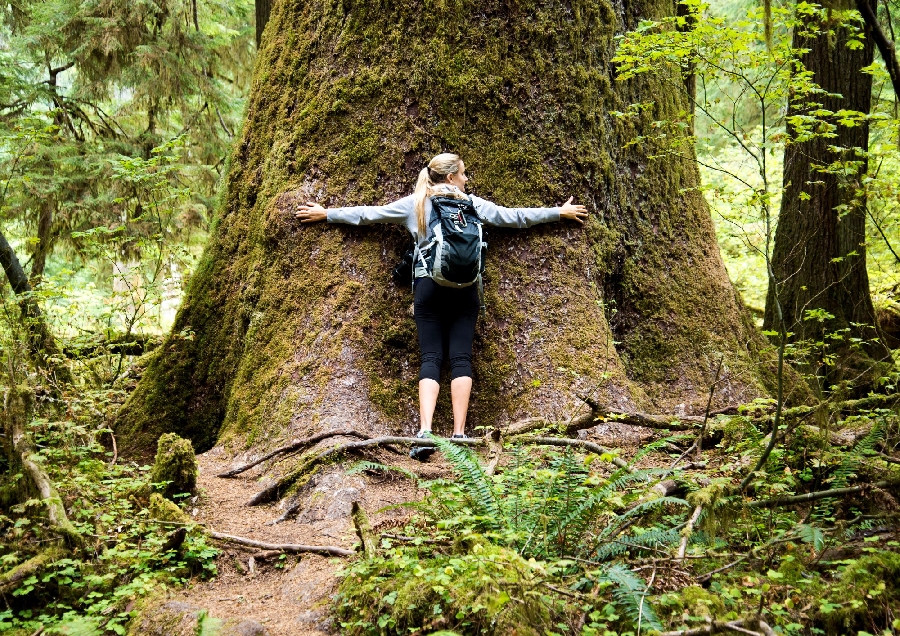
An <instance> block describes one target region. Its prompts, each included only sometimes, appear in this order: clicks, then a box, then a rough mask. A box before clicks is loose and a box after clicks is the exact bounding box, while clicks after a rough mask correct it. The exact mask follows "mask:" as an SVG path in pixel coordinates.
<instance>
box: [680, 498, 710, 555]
mask: <svg viewBox="0 0 900 636" xmlns="http://www.w3.org/2000/svg"><path fill="white" fill-rule="evenodd" d="M702 512H703V506H697V507H696V508H694V512H693V514H692V515H691V518H690V519H688V522H687V526H685V528H684V530H683V531H682V533H681V543H680V544H679V546H678V555H677V556H676V557H675V558H676V560H677V561H682V560H684V554H685V552H687V544H688V540H689V539H690V538H691V533H692V532H693V531H694V524H696V523H697V519H699V518H700V514H701V513H702Z"/></svg>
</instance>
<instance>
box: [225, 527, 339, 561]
mask: <svg viewBox="0 0 900 636" xmlns="http://www.w3.org/2000/svg"><path fill="white" fill-rule="evenodd" d="M209 536H210V537H212V538H213V539H218V540H219V541H228V542H230V543H237V544H238V545H246V546H248V547H251V548H259V549H260V550H267V551H272V550H278V551H279V552H290V553H291V554H300V553H304V552H308V553H312V554H328V555H331V556H342V557H346V556H353V555H354V554H356V552H354V551H353V550H347V549H346V548H339V547H337V546H334V545H300V544H298V543H283V544H279V543H264V542H262V541H254V540H253V539H247V538H246V537H238V536H235V535H232V534H222V533H221V532H213V531H210V533H209Z"/></svg>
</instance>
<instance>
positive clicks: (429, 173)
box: [413, 152, 460, 236]
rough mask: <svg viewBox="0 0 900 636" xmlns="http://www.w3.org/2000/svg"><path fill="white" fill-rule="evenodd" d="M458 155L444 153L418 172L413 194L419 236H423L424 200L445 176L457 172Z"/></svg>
mask: <svg viewBox="0 0 900 636" xmlns="http://www.w3.org/2000/svg"><path fill="white" fill-rule="evenodd" d="M459 161H460V159H459V155H455V154H453V153H452V152H444V153H441V154H439V155H437V156H436V157H434V158H433V159H432V160H431V161H429V162H428V165H427V166H426V167H425V168H422V170H421V172H419V180H418V181H416V190H415V192H414V193H413V196H414V197H415V202H416V220H417V221H418V223H419V236H425V231H426V227H425V225H426V223H427V221H426V220H425V198H426V197H430V196H431V195H432V194H433V191H432V188H434V186H435V185H437V184H439V183H444V182H445V181H446V180H447V176H448V175H451V174H456V173H457V172H459Z"/></svg>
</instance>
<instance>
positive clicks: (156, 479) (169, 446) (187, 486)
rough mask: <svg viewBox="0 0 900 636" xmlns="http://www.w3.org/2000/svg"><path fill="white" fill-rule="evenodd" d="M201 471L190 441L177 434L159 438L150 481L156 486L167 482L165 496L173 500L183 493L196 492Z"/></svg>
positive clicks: (163, 492) (168, 434) (167, 434)
mask: <svg viewBox="0 0 900 636" xmlns="http://www.w3.org/2000/svg"><path fill="white" fill-rule="evenodd" d="M199 470H200V468H199V466H198V465H197V457H196V455H194V447H193V445H192V444H191V441H190V440H188V439H183V438H181V437H179V436H178V435H176V434H175V433H166V434H165V435H163V436H161V437H160V438H159V441H158V443H157V446H156V460H155V461H154V462H153V472H151V473H150V481H152V482H153V483H155V484H158V483H163V482H167V483H166V486H165V488H164V490H163V491H162V494H163V496H165V497H167V498H169V499H171V498H172V497H174V496H175V495H178V494H181V493H192V492H195V491H196V490H197V476H198V474H199Z"/></svg>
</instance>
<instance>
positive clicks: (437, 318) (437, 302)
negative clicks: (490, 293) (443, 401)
mask: <svg viewBox="0 0 900 636" xmlns="http://www.w3.org/2000/svg"><path fill="white" fill-rule="evenodd" d="M415 296H416V329H417V330H418V332H419V350H420V351H421V352H422V368H421V370H420V371H419V379H420V380H424V379H426V378H428V379H430V380H434V381H435V382H439V381H440V375H441V364H442V363H443V361H444V358H446V359H447V360H449V361H450V378H451V379H452V380H455V379H456V378H465V377H469V378H471V377H472V341H473V340H474V339H475V321H476V320H477V319H478V309H479V302H478V286H477V285H470V286H469V287H463V288H462V289H454V288H452V287H441V286H440V285H438V284H437V283H435V282H434V281H433V280H431V279H430V278H417V279H416V294H415Z"/></svg>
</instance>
